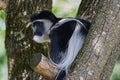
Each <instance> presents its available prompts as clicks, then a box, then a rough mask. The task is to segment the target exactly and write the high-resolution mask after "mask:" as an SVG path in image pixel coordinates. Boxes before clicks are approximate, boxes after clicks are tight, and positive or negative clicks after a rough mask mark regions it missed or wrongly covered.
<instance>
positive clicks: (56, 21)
mask: <svg viewBox="0 0 120 80" xmlns="http://www.w3.org/2000/svg"><path fill="white" fill-rule="evenodd" d="M31 22H32V24H33V26H32V30H33V40H34V41H35V42H37V43H42V42H45V41H50V54H49V59H50V60H51V62H53V63H54V64H55V65H56V66H58V67H59V68H60V69H61V70H60V72H59V73H58V74H57V75H56V79H55V80H63V77H64V76H65V75H66V74H67V72H68V70H69V68H70V66H71V64H72V63H73V61H74V60H75V58H76V56H77V54H78V52H79V50H80V49H81V48H82V45H83V43H84V40H85V37H86V35H87V34H88V30H89V28H90V25H91V23H90V22H89V21H87V20H84V19H80V18H64V19H63V18H57V17H56V16H55V15H54V14H53V13H52V12H50V11H41V12H40V13H35V14H33V15H32V16H31Z"/></svg>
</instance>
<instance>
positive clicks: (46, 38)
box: [33, 19, 53, 43]
mask: <svg viewBox="0 0 120 80" xmlns="http://www.w3.org/2000/svg"><path fill="white" fill-rule="evenodd" d="M34 22H43V24H44V28H45V31H44V33H42V35H41V36H39V35H34V36H33V40H34V41H35V42H37V43H43V42H46V41H47V42H48V41H50V40H49V34H48V31H49V29H50V27H51V26H52V24H53V23H52V22H51V21H50V20H47V19H38V20H35V21H34ZM34 22H33V23H34ZM35 31H36V28H35V27H34V28H33V32H35Z"/></svg>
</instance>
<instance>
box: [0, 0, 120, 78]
mask: <svg viewBox="0 0 120 80" xmlns="http://www.w3.org/2000/svg"><path fill="white" fill-rule="evenodd" d="M80 2H81V0H76V1H74V0H53V9H52V11H53V13H54V14H55V15H56V16H57V17H75V16H76V13H77V11H78V7H79V4H80ZM5 15H6V14H5V12H4V11H3V10H1V11H0V80H7V79H8V74H7V71H8V69H7V57H6V52H5V45H4V41H5ZM110 80H120V56H119V58H118V60H117V62H116V65H115V68H114V70H113V73H112V76H111V79H110Z"/></svg>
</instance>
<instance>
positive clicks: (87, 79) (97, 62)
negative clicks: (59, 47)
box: [69, 0, 120, 80]
mask: <svg viewBox="0 0 120 80" xmlns="http://www.w3.org/2000/svg"><path fill="white" fill-rule="evenodd" d="M82 3H83V4H82ZM82 3H81V6H80V8H79V12H78V16H79V17H80V15H82V17H83V18H87V19H88V20H91V21H92V23H93V24H92V27H91V29H90V31H89V35H88V37H87V38H86V42H85V45H84V47H83V49H82V51H81V53H80V54H79V55H78V57H77V59H76V61H75V64H74V65H73V67H74V66H75V68H73V70H72V71H73V72H71V74H70V76H69V78H70V80H109V78H110V75H111V73H112V70H113V67H114V65H115V61H116V60H117V56H118V50H120V46H119V43H120V35H119V34H120V0H83V1H82ZM90 3H93V4H91V5H89V4H90ZM95 3H96V4H97V6H96V5H95ZM92 5H93V6H92ZM84 6H86V7H84ZM89 6H90V8H89ZM85 10H87V11H85ZM89 11H90V13H89ZM91 13H92V14H93V15H91ZM94 13H95V14H94ZM87 15H89V16H87Z"/></svg>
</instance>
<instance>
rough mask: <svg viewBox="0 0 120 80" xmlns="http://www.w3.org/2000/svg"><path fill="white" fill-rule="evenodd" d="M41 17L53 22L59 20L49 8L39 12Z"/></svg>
mask: <svg viewBox="0 0 120 80" xmlns="http://www.w3.org/2000/svg"><path fill="white" fill-rule="evenodd" d="M39 18H40V19H48V20H50V21H52V22H55V21H56V20H57V17H56V16H55V15H54V14H53V13H52V12H50V11H48V10H43V11H41V12H40V14H39Z"/></svg>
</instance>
